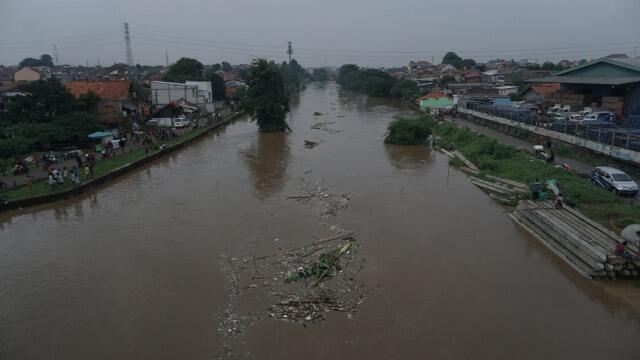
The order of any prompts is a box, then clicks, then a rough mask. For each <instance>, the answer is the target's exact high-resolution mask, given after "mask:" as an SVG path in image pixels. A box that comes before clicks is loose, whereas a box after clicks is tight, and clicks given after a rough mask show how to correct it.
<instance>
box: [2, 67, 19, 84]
mask: <svg viewBox="0 0 640 360" xmlns="http://www.w3.org/2000/svg"><path fill="white" fill-rule="evenodd" d="M15 72H16V69H13V68H7V67H4V66H0V83H10V82H13V74H14V73H15Z"/></svg>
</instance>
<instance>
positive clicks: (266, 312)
mask: <svg viewBox="0 0 640 360" xmlns="http://www.w3.org/2000/svg"><path fill="white" fill-rule="evenodd" d="M354 236H355V233H354V232H353V231H349V232H343V233H341V234H339V235H336V236H332V237H328V238H324V239H320V240H316V241H314V242H312V243H309V244H307V245H303V246H300V247H296V248H289V249H282V248H277V249H275V250H274V251H273V252H272V253H270V254H266V255H262V256H257V255H255V254H244V253H243V254H240V255H239V256H236V257H233V258H230V257H227V256H223V257H222V258H221V261H220V263H221V267H222V271H223V273H224V274H225V276H226V278H227V281H228V282H229V287H228V289H229V304H228V306H227V308H226V309H225V310H224V311H223V312H222V313H221V314H220V315H219V324H220V325H219V327H218V332H219V333H220V335H221V336H222V338H223V345H224V348H225V350H226V351H227V353H228V354H227V356H228V357H232V356H233V355H229V354H233V351H232V348H233V346H232V344H233V343H237V342H238V340H237V338H238V337H241V336H242V335H243V334H244V333H245V332H246V330H247V329H248V328H249V327H251V326H254V325H255V324H257V323H258V322H261V321H266V320H269V319H272V320H280V321H287V322H298V323H301V324H303V325H304V326H307V325H308V324H313V323H316V322H321V321H324V320H326V314H327V313H330V312H341V313H345V316H346V317H347V318H348V319H352V318H353V317H354V316H355V313H356V312H357V310H358V307H359V306H360V305H362V304H364V303H365V301H366V300H367V298H368V296H369V294H371V293H373V292H375V291H377V290H380V289H381V287H380V286H376V287H373V288H371V287H367V286H366V285H365V284H364V283H362V282H360V281H358V280H357V277H358V276H357V275H358V273H359V272H360V271H361V270H362V269H363V268H364V264H365V261H364V259H362V258H360V257H359V246H358V244H357V242H356V239H355V237H354ZM271 244H273V243H271ZM272 246H273V245H272ZM301 274H303V275H301Z"/></svg>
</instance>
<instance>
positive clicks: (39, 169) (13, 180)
mask: <svg viewBox="0 0 640 360" xmlns="http://www.w3.org/2000/svg"><path fill="white" fill-rule="evenodd" d="M193 129H194V126H193V125H192V126H190V127H188V128H184V129H177V130H176V134H177V136H178V137H179V136H182V135H184V134H186V133H189V132H191V131H193ZM142 148H143V147H142V145H136V144H134V143H133V141H132V140H131V139H128V140H127V143H126V145H125V147H124V150H123V149H122V148H118V149H114V154H115V155H114V156H112V157H111V158H110V160H113V159H117V158H118V157H119V156H121V155H123V154H127V153H129V152H131V151H135V150H138V149H142ZM82 151H83V153H84V154H86V153H87V150H86V149H83V150H82ZM83 160H84V159H83ZM101 161H104V160H102V156H101V154H96V164H97V163H99V162H101ZM74 165H76V166H77V163H76V160H75V159H68V160H60V161H58V162H56V163H55V164H51V165H50V166H49V169H53V168H56V169H60V170H62V169H63V167H65V166H66V167H67V169H68V170H69V171H71V169H72V168H73V166H74ZM80 170H81V169H80ZM28 175H31V176H33V180H34V181H37V180H42V179H46V178H47V177H48V171H45V170H44V168H43V163H42V162H40V164H39V166H36V165H35V164H33V165H31V166H29V174H28ZM0 182H4V183H5V184H7V189H13V188H16V187H20V186H22V185H25V184H26V183H27V174H20V175H13V174H11V170H7V174H6V175H2V174H0Z"/></svg>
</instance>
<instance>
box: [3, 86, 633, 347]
mask: <svg viewBox="0 0 640 360" xmlns="http://www.w3.org/2000/svg"><path fill="white" fill-rule="evenodd" d="M406 111H407V110H406V109H403V108H402V106H401V105H400V104H395V103H392V102H389V101H386V100H377V99H368V98H366V97H363V96H360V95H355V94H351V93H345V92H342V91H341V90H340V89H338V88H337V87H336V86H335V85H334V84H332V83H329V84H326V85H318V84H312V85H310V86H309V87H308V89H307V90H305V91H304V92H303V93H302V94H301V96H300V99H299V100H298V101H297V102H296V103H295V104H294V106H293V109H292V112H291V114H290V116H289V123H290V125H291V127H292V128H293V130H294V131H293V133H291V134H258V133H257V131H256V126H255V124H253V123H250V122H248V121H247V120H246V119H242V120H239V121H237V122H235V123H234V124H231V125H229V126H227V127H226V128H224V129H221V130H220V131H218V133H216V134H212V135H211V136H209V137H207V138H205V139H204V140H202V141H200V142H197V143H196V144H194V145H193V146H191V147H189V148H186V149H184V150H182V151H180V152H177V153H174V154H171V155H169V156H167V157H166V158H163V159H160V160H158V161H157V162H155V163H153V164H151V165H150V166H148V167H147V168H143V169H141V170H139V171H136V172H134V173H132V174H130V175H128V176H126V177H123V178H120V179H118V181H117V182H115V183H113V184H111V185H109V186H105V187H103V188H101V189H99V190H98V191H96V192H95V193H93V194H89V195H87V196H86V197H84V198H77V199H74V200H71V201H68V202H60V203H55V204H52V205H49V206H45V207H40V208H35V209H29V210H27V211H21V212H13V213H6V214H2V215H0V359H212V358H216V357H218V356H222V357H225V356H226V355H225V350H224V349H223V348H222V346H223V343H224V341H225V340H224V337H222V336H221V335H220V332H219V330H218V329H219V320H220V314H221V313H222V312H223V311H224V309H225V308H226V307H227V306H228V301H229V296H228V290H229V284H228V282H227V279H226V278H225V274H224V273H223V271H222V269H221V265H220V259H221V255H223V254H225V255H228V256H234V254H238V253H239V252H241V251H246V249H250V251H255V253H256V254H260V253H265V252H268V251H270V250H272V249H273V248H275V247H282V248H287V247H295V246H299V245H301V244H306V243H308V242H309V241H311V240H313V239H314V237H324V236H331V235H332V234H334V232H333V231H332V230H331V226H334V227H339V228H345V229H354V230H357V231H358V233H357V241H358V243H359V246H360V247H359V252H360V254H359V255H360V256H361V257H362V258H363V259H364V260H365V266H364V268H363V269H362V271H361V272H360V273H359V277H360V279H359V280H361V281H363V282H365V283H367V284H369V285H371V286H378V285H379V286H381V287H382V290H381V291H378V292H376V293H374V294H371V296H370V297H369V298H368V299H367V301H366V302H365V303H364V304H362V306H360V308H359V311H358V312H357V313H356V314H354V316H353V318H348V317H347V316H344V314H341V313H330V314H328V315H327V319H326V320H325V321H323V322H320V323H318V324H311V325H309V326H307V327H303V326H302V325H300V324H299V323H287V322H283V321H276V320H266V321H261V322H258V323H256V324H255V325H254V326H251V327H249V328H248V329H247V330H246V332H245V333H244V334H243V335H242V336H241V337H239V338H237V339H236V347H235V348H234V352H235V354H236V356H237V357H239V358H244V357H247V358H255V359H326V358H330V357H331V358H334V359H345V358H371V359H424V358H429V359H572V358H580V359H638V358H640V341H639V338H640V316H639V315H638V314H639V313H638V309H637V308H634V307H633V305H632V304H629V303H627V302H625V301H622V300H619V299H620V296H618V295H619V294H621V293H622V294H631V297H633V296H636V295H635V294H636V292H637V291H638V290H637V289H634V288H633V287H632V286H631V285H629V284H620V283H616V284H614V285H613V286H612V285H607V284H604V285H602V284H600V283H596V282H589V281H586V280H584V279H582V278H581V277H580V276H579V275H576V274H575V273H574V271H573V270H572V269H571V268H569V267H568V266H566V265H565V264H564V263H562V262H561V261H559V260H557V259H556V258H555V257H554V256H553V255H552V254H551V253H550V252H549V251H547V250H546V249H545V248H544V247H543V246H541V245H540V244H539V243H538V242H537V241H536V240H534V239H533V238H531V237H530V236H529V235H528V234H527V233H525V232H524V231H522V230H521V229H519V228H518V227H517V226H516V225H514V224H513V223H512V222H511V221H510V220H509V218H508V217H507V216H506V215H505V214H504V213H503V211H504V209H503V208H502V207H500V206H499V205H497V204H496V203H494V202H493V201H492V200H491V199H490V198H488V197H487V196H486V195H485V194H484V193H482V192H481V191H479V190H478V189H477V188H475V187H474V186H473V185H472V184H471V183H470V182H469V180H468V179H467V178H466V177H465V176H464V175H463V174H461V173H459V172H457V171H456V170H454V169H449V168H448V164H447V159H446V157H443V156H442V155H440V154H438V153H436V152H429V151H428V150H427V149H426V148H424V147H409V148H406V147H394V146H384V145H383V143H382V139H383V136H384V132H385V128H386V125H387V123H388V122H389V120H390V118H391V117H392V116H393V115H395V114H398V113H402V112H406ZM314 112H320V113H322V115H318V116H314ZM319 122H324V123H326V124H323V125H322V126H320V128H318V129H311V128H310V127H312V126H313V125H315V124H317V123H319ZM305 140H309V141H314V142H317V143H318V144H317V145H316V146H314V147H312V148H309V147H305ZM308 184H312V185H316V184H317V186H321V187H323V188H326V189H328V190H329V191H331V192H335V193H344V194H349V195H350V197H351V200H350V202H349V207H348V209H347V210H346V211H344V212H343V213H341V214H340V215H339V216H336V217H324V218H323V217H319V216H318V209H316V208H314V207H313V206H309V204H305V203H304V202H298V201H292V200H290V199H287V197H288V196H295V195H298V194H300V193H302V192H303V191H304V187H305V186H308ZM274 239H278V241H277V245H275V244H274ZM627 298H629V297H627Z"/></svg>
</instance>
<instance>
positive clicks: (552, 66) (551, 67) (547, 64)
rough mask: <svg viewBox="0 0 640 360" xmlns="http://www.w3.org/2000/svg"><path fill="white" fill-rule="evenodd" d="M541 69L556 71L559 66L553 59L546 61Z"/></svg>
mask: <svg viewBox="0 0 640 360" xmlns="http://www.w3.org/2000/svg"><path fill="white" fill-rule="evenodd" d="M541 69H542V70H549V71H555V70H557V66H556V64H554V63H552V62H551V61H545V62H544V63H543V64H542V67H541Z"/></svg>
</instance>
